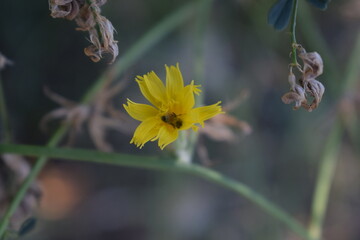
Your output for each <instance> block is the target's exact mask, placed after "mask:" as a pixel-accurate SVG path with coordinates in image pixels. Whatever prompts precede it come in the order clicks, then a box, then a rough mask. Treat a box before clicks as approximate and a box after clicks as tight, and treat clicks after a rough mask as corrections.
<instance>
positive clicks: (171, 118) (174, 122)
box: [161, 112, 183, 129]
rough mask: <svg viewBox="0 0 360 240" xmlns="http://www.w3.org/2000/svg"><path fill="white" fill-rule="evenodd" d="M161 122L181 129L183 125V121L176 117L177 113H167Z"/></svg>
mask: <svg viewBox="0 0 360 240" xmlns="http://www.w3.org/2000/svg"><path fill="white" fill-rule="evenodd" d="M161 120H162V121H163V122H165V123H167V124H170V125H171V126H173V127H174V128H178V129H179V128H181V126H182V125H183V121H182V120H181V119H180V118H179V117H178V115H176V114H175V113H173V112H172V113H166V114H165V115H163V116H161Z"/></svg>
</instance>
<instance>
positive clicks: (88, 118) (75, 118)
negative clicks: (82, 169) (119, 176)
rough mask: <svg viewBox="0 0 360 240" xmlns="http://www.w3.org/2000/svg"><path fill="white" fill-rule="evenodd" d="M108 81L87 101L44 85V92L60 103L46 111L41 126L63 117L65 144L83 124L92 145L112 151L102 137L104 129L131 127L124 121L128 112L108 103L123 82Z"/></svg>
mask: <svg viewBox="0 0 360 240" xmlns="http://www.w3.org/2000/svg"><path fill="white" fill-rule="evenodd" d="M109 85H110V83H108V84H106V85H105V86H104V88H103V89H102V90H101V91H100V92H99V93H98V94H97V96H96V97H95V99H94V100H93V101H92V102H91V103H89V104H79V103H76V102H73V101H71V100H68V99H65V98H64V97H62V96H60V95H58V94H56V93H53V92H51V91H50V90H49V89H48V88H45V89H44V92H45V94H46V95H47V96H48V97H49V98H50V99H52V100H53V101H54V102H56V103H58V104H59V105H61V107H60V108H58V109H55V110H53V111H51V112H49V113H48V114H46V115H45V116H44V117H43V118H42V120H41V122H40V128H41V129H42V130H43V131H46V130H47V127H46V126H47V123H48V122H49V121H50V120H53V119H64V123H65V124H67V125H69V126H70V130H69V137H68V143H67V144H68V145H72V144H73V143H74V141H75V138H76V135H78V134H79V133H80V132H81V130H82V128H83V126H86V127H87V129H88V131H89V134H90V137H91V140H92V141H93V142H94V144H95V146H96V147H97V148H98V149H100V150H102V151H104V152H111V151H112V150H113V148H112V147H111V145H110V144H109V143H107V142H106V140H105V133H106V131H107V130H109V129H112V130H117V131H119V132H122V133H125V134H130V132H131V127H130V128H129V124H125V123H126V122H127V121H129V119H128V117H127V115H126V114H124V113H122V112H120V111H118V110H115V108H114V107H113V106H112V104H111V103H110V99H111V98H112V97H114V96H115V95H116V94H117V93H118V92H120V91H121V90H122V89H123V88H124V86H125V82H119V83H118V84H117V85H115V86H111V87H110V86H109ZM86 123H87V124H86Z"/></svg>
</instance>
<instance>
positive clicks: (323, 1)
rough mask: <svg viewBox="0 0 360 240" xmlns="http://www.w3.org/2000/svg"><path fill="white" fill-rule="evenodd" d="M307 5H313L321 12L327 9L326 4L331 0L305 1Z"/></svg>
mask: <svg viewBox="0 0 360 240" xmlns="http://www.w3.org/2000/svg"><path fill="white" fill-rule="evenodd" d="M307 1H308V2H309V3H311V4H312V5H314V6H315V7H317V8H320V9H321V10H325V9H326V8H327V5H328V3H329V2H330V1H331V0H307Z"/></svg>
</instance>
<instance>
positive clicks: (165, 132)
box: [158, 124, 178, 150]
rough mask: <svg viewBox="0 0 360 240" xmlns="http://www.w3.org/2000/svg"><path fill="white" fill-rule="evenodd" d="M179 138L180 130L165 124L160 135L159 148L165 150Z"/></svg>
mask: <svg viewBox="0 0 360 240" xmlns="http://www.w3.org/2000/svg"><path fill="white" fill-rule="evenodd" d="M177 137H178V130H177V129H175V128H174V127H172V126H171V125H167V124H164V125H163V126H162V127H161V128H160V130H159V134H158V138H159V147H160V148H161V150H163V149H164V147H166V146H167V145H169V144H170V143H172V142H173V141H175V140H176V139H177Z"/></svg>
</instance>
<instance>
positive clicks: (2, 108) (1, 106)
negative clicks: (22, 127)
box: [0, 74, 11, 143]
mask: <svg viewBox="0 0 360 240" xmlns="http://www.w3.org/2000/svg"><path fill="white" fill-rule="evenodd" d="M0 119H1V120H0V121H1V124H2V126H1V129H3V135H2V136H1V135H0V141H1V138H2V137H3V139H4V140H3V142H5V143H9V142H11V129H10V121H9V116H8V111H7V108H6V101H5V92H4V88H3V85H2V79H1V74H0Z"/></svg>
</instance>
